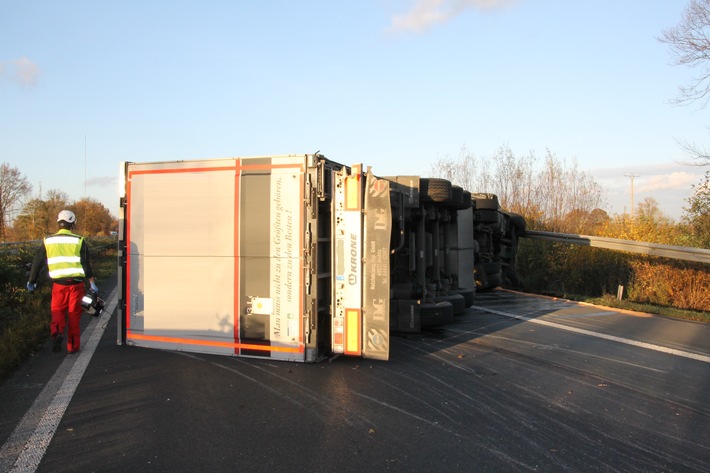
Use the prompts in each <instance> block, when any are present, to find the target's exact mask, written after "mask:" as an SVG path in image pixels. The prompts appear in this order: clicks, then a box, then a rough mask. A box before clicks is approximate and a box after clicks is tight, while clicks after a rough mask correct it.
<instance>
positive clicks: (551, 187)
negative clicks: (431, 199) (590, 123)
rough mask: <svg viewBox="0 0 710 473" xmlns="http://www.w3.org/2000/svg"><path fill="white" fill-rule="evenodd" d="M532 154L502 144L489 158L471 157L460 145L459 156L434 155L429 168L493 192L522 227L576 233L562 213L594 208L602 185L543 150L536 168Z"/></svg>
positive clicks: (465, 184)
mask: <svg viewBox="0 0 710 473" xmlns="http://www.w3.org/2000/svg"><path fill="white" fill-rule="evenodd" d="M537 164H538V160H537V158H536V156H535V154H534V153H532V152H531V153H529V154H527V155H524V156H516V155H515V154H514V153H513V152H512V151H511V150H510V148H509V147H507V146H502V147H501V148H499V149H498V150H497V151H496V153H495V154H494V155H493V157H492V158H490V159H476V158H475V157H474V156H473V155H472V154H471V153H470V152H468V151H467V150H466V149H464V150H462V155H461V158H460V159H459V160H458V161H457V160H454V159H452V158H443V159H439V160H438V161H436V162H435V163H434V165H433V166H432V168H431V173H432V175H436V176H438V177H443V178H445V179H449V180H450V181H451V182H453V183H454V184H458V185H460V186H461V187H463V188H465V189H468V190H470V191H472V192H489V193H493V194H496V195H497V196H498V201H499V202H500V205H501V207H503V208H504V209H506V210H510V211H512V212H516V213H519V214H520V215H522V216H523V217H525V220H526V221H527V222H528V228H530V229H537V230H551V231H574V232H577V231H579V226H578V225H576V223H578V222H575V225H574V226H573V227H569V228H568V227H567V226H566V222H565V217H566V216H567V215H568V214H570V213H571V212H574V214H575V215H578V216H579V215H582V214H587V213H589V212H591V211H592V210H594V209H596V208H598V207H599V206H600V205H601V202H602V188H601V186H600V185H599V184H597V183H596V181H594V179H593V178H592V177H591V176H590V175H589V174H587V173H585V172H583V171H580V170H579V168H578V167H577V162H576V161H573V162H572V164H569V163H567V162H566V161H565V160H560V159H558V158H557V157H556V156H555V155H554V154H553V153H552V152H550V151H549V150H547V151H546V154H545V159H544V162H543V164H542V167H541V168H540V166H538V165H537Z"/></svg>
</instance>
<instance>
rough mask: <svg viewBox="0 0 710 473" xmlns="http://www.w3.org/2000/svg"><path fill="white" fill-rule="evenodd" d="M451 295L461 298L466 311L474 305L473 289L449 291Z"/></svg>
mask: <svg viewBox="0 0 710 473" xmlns="http://www.w3.org/2000/svg"><path fill="white" fill-rule="evenodd" d="M449 292H450V293H451V294H461V296H463V301H464V306H465V307H466V308H467V309H468V308H469V307H471V306H472V305H473V303H474V298H475V296H476V291H474V290H473V289H452V290H451V291H449Z"/></svg>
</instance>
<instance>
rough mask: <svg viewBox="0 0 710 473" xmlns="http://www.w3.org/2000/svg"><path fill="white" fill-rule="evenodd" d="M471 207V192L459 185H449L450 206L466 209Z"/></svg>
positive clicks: (456, 208) (455, 208)
mask: <svg viewBox="0 0 710 473" xmlns="http://www.w3.org/2000/svg"><path fill="white" fill-rule="evenodd" d="M469 207H471V193H470V192H468V191H465V190H463V188H462V187H460V186H451V208H452V209H454V210H466V209H467V208H469Z"/></svg>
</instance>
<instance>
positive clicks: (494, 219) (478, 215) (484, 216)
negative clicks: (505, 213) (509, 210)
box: [473, 209, 500, 223]
mask: <svg viewBox="0 0 710 473" xmlns="http://www.w3.org/2000/svg"><path fill="white" fill-rule="evenodd" d="M473 219H474V220H475V221H476V222H478V223H498V221H499V220H500V214H499V213H498V211H497V210H490V209H484V210H479V209H476V211H475V212H473Z"/></svg>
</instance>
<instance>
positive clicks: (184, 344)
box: [117, 154, 514, 362]
mask: <svg viewBox="0 0 710 473" xmlns="http://www.w3.org/2000/svg"><path fill="white" fill-rule="evenodd" d="M121 180H122V183H121V192H122V195H121V201H120V211H119V214H120V215H119V302H118V337H117V341H118V343H119V344H127V345H136V346H143V347H153V348H162V349H169V350H180V351H190V352H201V353H214V354H223V355H232V356H249V357H258V358H269V359H277V360H288V361H300V362H315V361H318V360H320V359H323V358H324V357H327V356H331V355H337V354H343V355H350V356H360V357H365V358H372V359H380V360H386V359H388V357H389V339H390V333H391V332H393V331H394V332H419V331H421V330H422V329H423V328H426V327H429V326H434V325H439V324H444V323H446V322H450V321H451V320H452V319H453V317H454V315H455V314H457V313H461V312H463V311H464V310H465V309H466V307H468V306H470V305H472V304H473V297H474V293H475V288H476V284H477V280H476V276H474V273H475V271H474V266H475V261H474V254H477V253H478V254H480V250H481V248H482V247H481V244H479V242H477V241H476V240H475V238H474V227H476V226H479V227H480V226H481V225H485V223H483V222H480V221H478V222H476V221H475V220H476V211H475V202H476V200H475V199H474V198H472V196H471V194H470V192H468V191H465V190H463V189H461V188H460V187H457V186H452V185H451V183H450V182H449V181H447V180H444V179H425V178H419V177H417V176H395V177H380V176H376V175H375V174H373V173H372V172H371V171H370V169H369V168H363V166H362V165H353V166H345V165H342V164H339V163H336V162H334V161H331V160H329V159H326V158H325V157H323V156H321V155H319V154H314V155H292V156H270V157H250V158H229V159H211V160H194V161H170V162H151V163H132V162H126V163H122V164H121ZM479 220H480V218H479ZM491 225H493V224H489V226H491ZM495 225H498V226H499V225H500V222H499V221H496V223H495ZM496 228H497V227H496ZM491 235H493V233H491ZM491 238H493V236H492V237H491ZM506 241H507V240H506ZM491 242H492V243H493V240H491ZM498 243H500V239H499V240H498ZM498 249H499V250H500V244H498ZM513 250H514V248H513ZM491 251H492V252H495V249H494V248H493V246H491ZM498 253H499V254H500V251H498ZM486 267H487V268H488V267H491V266H490V265H489V266H486ZM487 284H488V283H487ZM478 285H479V286H480V287H484V286H483V285H482V284H481V281H480V280H479V281H478ZM488 287H490V284H488Z"/></svg>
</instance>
